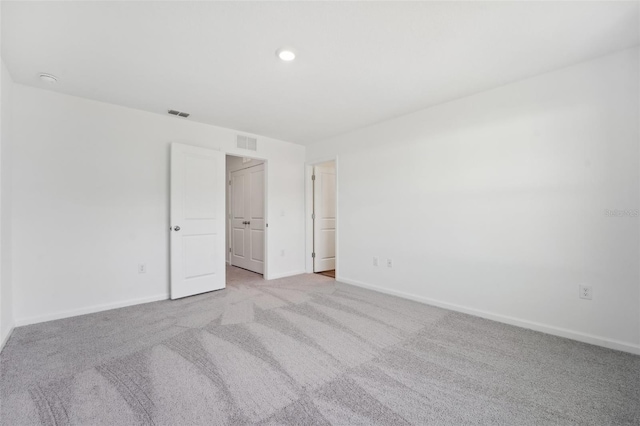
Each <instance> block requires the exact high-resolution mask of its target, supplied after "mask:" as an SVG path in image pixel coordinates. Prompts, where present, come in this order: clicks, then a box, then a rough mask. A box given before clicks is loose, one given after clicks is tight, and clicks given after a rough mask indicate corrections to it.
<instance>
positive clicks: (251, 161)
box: [225, 155, 286, 263]
mask: <svg viewBox="0 0 640 426" xmlns="http://www.w3.org/2000/svg"><path fill="white" fill-rule="evenodd" d="M245 158H246V160H247V161H243V160H244V159H245ZM263 163H264V161H263V160H257V159H255V158H249V157H244V158H243V157H236V156H233V155H227V158H226V164H227V170H226V172H227V181H229V180H231V172H235V171H237V170H242V169H247V168H249V167H253V166H258V165H260V164H263ZM225 188H226V198H225V199H226V200H227V226H226V233H225V244H226V246H225V247H226V256H227V263H230V262H231V255H230V253H229V247H231V244H230V243H229V235H230V234H231V219H230V217H231V216H229V215H230V214H231V193H230V191H229V185H225ZM285 254H286V253H285ZM272 255H273V256H275V255H276V253H272Z"/></svg>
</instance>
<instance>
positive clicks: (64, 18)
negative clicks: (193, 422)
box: [2, 1, 639, 144]
mask: <svg viewBox="0 0 640 426" xmlns="http://www.w3.org/2000/svg"><path fill="white" fill-rule="evenodd" d="M638 16H639V11H638V2H605V1H603V2H567V1H557V2H555V1H551V2H423V3H419V2H407V3H405V2H349V3H337V2H301V3H291V2H256V3H253V2H239V3H226V2H225V3H217V2H216V3H212V2H86V3H81V2H42V3H40V2H37V3H36V2H6V1H3V2H2V57H3V59H4V61H5V63H6V65H7V67H8V68H9V70H10V72H11V75H12V77H13V78H14V80H15V81H16V82H19V83H23V84H27V85H32V86H37V87H44V88H47V89H51V90H55V91H59V92H63V93H68V94H71V95H76V96H81V97H85V98H90V99H96V100H100V101H105V102H110V103H114V104H118V105H124V106H128V107H133V108H138V109H142V110H147V111H152V112H157V113H160V114H166V110H167V109H170V108H172V109H176V110H180V111H187V112H190V113H191V114H192V115H191V117H190V118H189V120H194V121H200V122H204V123H210V124H215V125H218V126H223V127H230V128H234V129H238V130H241V131H245V132H250V133H256V134H261V135H266V136H270V137H274V138H278V139H282V140H286V141H290V142H296V143H301V144H309V143H313V142H316V141H320V140H323V139H325V138H328V137H331V136H334V135H338V134H340V133H344V132H347V131H350V130H354V129H357V128H360V127H363V126H366V125H370V124H373V123H376V122H379V121H382V120H385V119H389V118H392V117H396V116H399V115H402V114H406V113H409V112H413V111H416V110H418V109H422V108H425V107H428V106H431V105H435V104H438V103H442V102H446V101H448V100H451V99H455V98H459V97H462V96H466V95H469V94H472V93H476V92H479V91H482V90H486V89H490V88H493V87H496V86H500V85H503V84H506V83H509V82H512V81H516V80H519V79H522V78H526V77H529V76H533V75H535V74H539V73H542V72H545V71H550V70H553V69H557V68H561V67H564V66H567V65H570V64H574V63H576V62H580V61H583V60H586V59H590V58H593V57H597V56H600V55H603V54H606V53H609V52H613V51H616V50H621V49H624V48H627V47H631V46H635V45H637V44H638V43H639V31H638ZM282 46H293V47H295V48H296V50H297V51H298V58H297V59H296V61H294V62H292V63H284V62H282V61H279V60H278V59H277V58H276V56H275V51H276V49H278V48H280V47H282ZM39 72H47V73H51V74H54V75H56V76H58V78H59V82H58V83H57V84H56V85H55V86H47V85H46V84H44V83H42V82H41V81H39V79H38V78H37V75H38V73H39ZM175 119H176V120H179V119H180V118H175Z"/></svg>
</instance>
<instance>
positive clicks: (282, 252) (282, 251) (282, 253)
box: [280, 249, 284, 257]
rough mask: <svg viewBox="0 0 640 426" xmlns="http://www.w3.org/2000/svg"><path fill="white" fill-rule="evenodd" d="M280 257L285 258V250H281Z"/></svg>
mask: <svg viewBox="0 0 640 426" xmlns="http://www.w3.org/2000/svg"><path fill="white" fill-rule="evenodd" d="M280 256H283V257H284V249H283V250H280Z"/></svg>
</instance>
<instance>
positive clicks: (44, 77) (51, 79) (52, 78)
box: [40, 73, 58, 84]
mask: <svg viewBox="0 0 640 426" xmlns="http://www.w3.org/2000/svg"><path fill="white" fill-rule="evenodd" d="M40 80H42V81H44V82H45V83H49V84H53V83H55V82H56V81H58V77H56V76H55V75H51V74H46V73H40Z"/></svg>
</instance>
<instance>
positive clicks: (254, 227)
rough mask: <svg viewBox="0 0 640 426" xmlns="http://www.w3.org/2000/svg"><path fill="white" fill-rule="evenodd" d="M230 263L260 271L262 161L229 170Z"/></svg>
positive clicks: (261, 259) (263, 215)
mask: <svg viewBox="0 0 640 426" xmlns="http://www.w3.org/2000/svg"><path fill="white" fill-rule="evenodd" d="M230 180H231V191H230V192H231V236H230V238H229V239H230V242H231V264H232V265H234V266H239V267H240V268H244V269H248V270H250V271H253V272H257V273H259V274H263V273H264V254H265V253H264V232H265V214H264V164H260V165H257V166H253V167H249V168H247V169H242V170H237V171H235V172H232V173H231V179H230Z"/></svg>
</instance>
